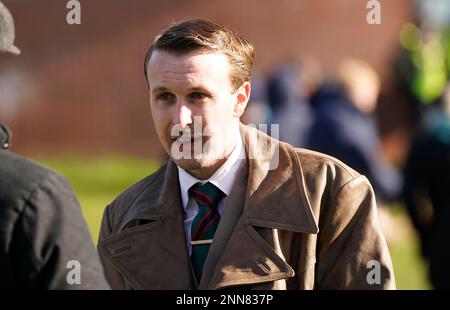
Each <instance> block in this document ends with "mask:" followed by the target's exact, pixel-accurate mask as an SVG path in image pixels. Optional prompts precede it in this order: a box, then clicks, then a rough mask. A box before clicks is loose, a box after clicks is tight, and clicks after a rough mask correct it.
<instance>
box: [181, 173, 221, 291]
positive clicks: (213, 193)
mask: <svg viewBox="0 0 450 310" xmlns="http://www.w3.org/2000/svg"><path fill="white" fill-rule="evenodd" d="M189 196H190V197H191V198H193V199H195V201H196V202H197V204H198V207H199V209H198V213H197V215H196V216H195V218H194V221H193V222H192V227H191V239H192V254H191V260H192V265H193V267H194V271H195V275H196V276H197V280H198V281H199V282H200V278H201V276H202V271H203V265H204V264H205V260H206V257H207V256H208V251H209V247H210V245H211V243H202V241H201V240H212V239H213V238H214V234H215V233H216V230H217V226H219V221H220V214H219V212H218V211H217V206H218V205H219V202H220V200H221V199H222V198H223V197H225V194H224V193H223V192H222V191H221V190H220V189H218V188H217V187H216V186H214V185H213V184H211V183H209V182H207V183H205V184H201V183H196V184H195V185H193V186H192V187H191V188H190V189H189Z"/></svg>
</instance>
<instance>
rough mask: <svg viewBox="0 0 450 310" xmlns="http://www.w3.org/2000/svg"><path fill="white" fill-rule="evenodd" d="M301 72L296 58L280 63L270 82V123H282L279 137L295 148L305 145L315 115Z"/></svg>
mask: <svg viewBox="0 0 450 310" xmlns="http://www.w3.org/2000/svg"><path fill="white" fill-rule="evenodd" d="M301 74H302V72H301V71H300V68H299V66H298V65H297V64H296V63H295V62H293V61H286V62H284V63H282V64H280V65H278V66H277V67H276V68H275V70H274V72H273V73H272V74H271V75H270V77H269V82H268V85H267V93H268V96H267V97H268V102H269V107H270V112H271V113H270V117H269V118H268V123H269V124H278V125H279V139H280V141H284V142H287V143H289V144H291V145H293V146H295V147H306V143H307V138H308V135H309V130H310V128H311V124H312V120H313V115H312V112H313V111H312V109H311V106H310V105H309V103H308V102H307V100H308V99H307V97H306V96H307V93H306V89H305V87H304V85H303V83H302V79H301Z"/></svg>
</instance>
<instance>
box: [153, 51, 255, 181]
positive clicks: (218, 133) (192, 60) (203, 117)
mask: <svg viewBox="0 0 450 310" xmlns="http://www.w3.org/2000/svg"><path fill="white" fill-rule="evenodd" d="M230 69H231V65H230V63H229V60H228V57H227V56H225V55H223V54H214V53H208V52H192V53H188V54H183V55H177V54H173V53H170V52H166V51H161V50H155V51H154V52H153V54H152V56H151V58H150V61H149V63H148V65H147V72H148V81H149V88H150V105H151V112H152V117H153V121H154V123H155V127H156V132H157V134H158V137H159V139H160V141H161V143H162V145H163V147H164V149H165V150H166V152H167V153H168V154H169V156H170V157H171V158H172V159H173V160H174V161H175V163H176V164H177V165H178V166H180V167H182V168H184V169H185V170H187V171H188V172H190V173H191V174H192V175H194V176H196V177H198V178H202V179H205V178H208V177H209V176H210V175H212V173H214V171H215V170H216V169H217V168H218V167H220V165H221V164H222V163H223V162H224V161H225V160H226V157H227V156H228V155H229V153H230V152H231V150H232V149H233V147H234V146H235V143H236V141H237V140H236V138H237V137H238V133H239V131H238V130H239V117H240V116H241V114H242V113H243V111H244V109H245V105H246V104H247V101H248V97H249V95H250V84H249V83H248V82H246V83H244V84H243V86H241V87H240V88H239V89H238V90H237V91H235V90H233V88H232V85H231V81H230ZM180 155H181V156H180ZM180 157H181V158H180Z"/></svg>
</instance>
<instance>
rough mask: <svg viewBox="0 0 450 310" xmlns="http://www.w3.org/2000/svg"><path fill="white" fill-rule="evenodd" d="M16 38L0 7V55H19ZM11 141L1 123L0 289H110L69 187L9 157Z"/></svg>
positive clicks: (45, 171) (7, 14) (55, 176)
mask: <svg viewBox="0 0 450 310" xmlns="http://www.w3.org/2000/svg"><path fill="white" fill-rule="evenodd" d="M14 36H15V33H14V24H13V19H12V16H11V14H10V12H9V11H8V10H7V8H6V7H5V6H4V5H3V4H2V3H1V2H0V55H2V54H3V52H9V53H12V54H16V55H18V54H20V50H19V49H18V48H17V47H16V46H15V45H14ZM0 96H1V94H0ZM1 100H2V98H1V97H0V104H1ZM0 121H1V115H0ZM10 138H11V133H10V131H9V130H8V129H7V128H6V126H5V125H3V124H1V123H0V289H21V288H22V289H108V288H109V286H108V284H107V282H106V280H105V277H104V275H103V270H102V267H101V264H100V261H99V258H98V255H97V252H96V250H95V247H94V245H93V243H92V240H91V236H90V234H89V231H88V228H87V226H86V223H85V222H84V220H83V217H82V214H81V209H80V206H79V205H78V202H77V199H76V198H75V196H74V193H73V192H72V189H71V188H70V186H69V184H68V183H67V181H66V180H65V179H64V178H63V177H62V176H60V175H58V174H56V173H55V172H53V171H51V170H49V169H47V168H45V167H42V166H40V165H38V164H36V163H34V162H32V161H30V160H28V159H25V158H23V157H21V156H18V155H15V154H13V153H11V152H9V151H8V148H9V147H10V145H11V141H10ZM78 268H79V269H78ZM71 271H72V273H70V272H71ZM78 271H79V272H78ZM73 272H78V274H74V273H73Z"/></svg>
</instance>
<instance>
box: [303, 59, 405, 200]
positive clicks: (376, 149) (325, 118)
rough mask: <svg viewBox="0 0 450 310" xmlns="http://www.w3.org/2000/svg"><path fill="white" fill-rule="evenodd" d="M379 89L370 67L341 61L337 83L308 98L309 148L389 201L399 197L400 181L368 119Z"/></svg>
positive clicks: (380, 197) (373, 124) (349, 61)
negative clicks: (336, 161) (343, 166)
mask: <svg viewBox="0 0 450 310" xmlns="http://www.w3.org/2000/svg"><path fill="white" fill-rule="evenodd" d="M378 90H379V81H378V77H377V76H376V73H375V72H374V71H373V69H372V68H371V67H369V65H367V64H366V63H364V62H362V61H358V60H344V61H343V62H342V63H341V65H340V66H339V69H338V79H337V82H336V83H326V84H324V85H323V86H322V87H321V88H320V89H319V90H318V91H317V92H316V94H315V95H314V96H313V97H312V99H311V102H312V105H313V107H314V110H315V120H314V122H313V125H312V128H311V130H310V134H309V138H308V146H309V148H311V149H313V150H316V151H319V152H322V153H325V154H329V155H331V156H334V157H336V158H338V159H340V160H342V161H343V162H345V163H346V164H348V165H349V166H350V167H352V168H353V169H355V170H356V171H358V172H359V173H361V174H364V175H365V176H367V178H368V179H369V180H370V182H371V183H372V185H373V187H374V190H375V193H376V195H377V198H378V200H379V201H381V202H389V201H392V200H395V199H397V198H398V197H399V195H400V193H401V188H402V179H401V175H400V173H399V172H398V171H397V169H395V168H394V167H392V166H391V165H390V164H389V163H388V161H387V160H386V159H385V157H384V155H383V152H382V149H381V145H380V140H379V138H378V133H377V129H376V126H375V123H374V121H373V119H372V117H371V113H372V111H373V110H374V108H375V106H376V102H377V97H378Z"/></svg>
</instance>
